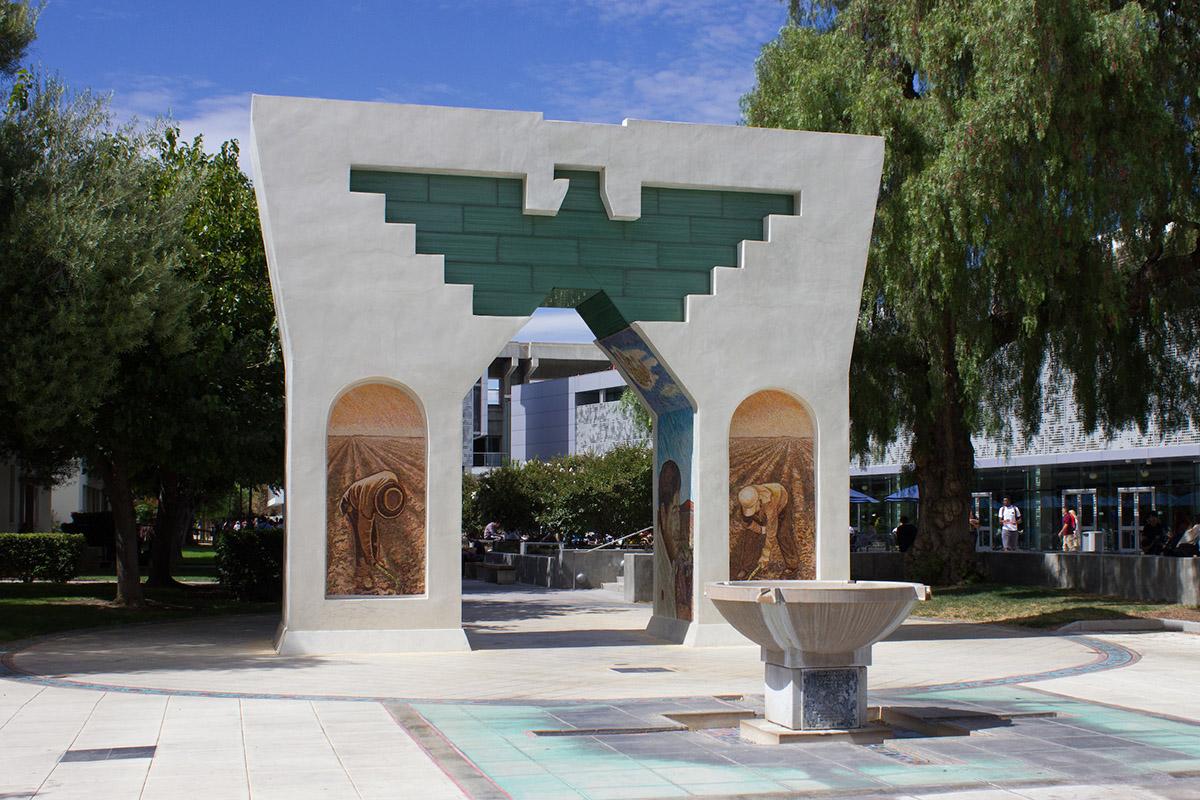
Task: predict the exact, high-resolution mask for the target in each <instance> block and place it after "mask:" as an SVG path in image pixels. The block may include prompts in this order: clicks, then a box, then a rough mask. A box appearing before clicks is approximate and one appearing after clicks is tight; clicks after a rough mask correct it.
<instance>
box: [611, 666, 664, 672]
mask: <svg viewBox="0 0 1200 800" xmlns="http://www.w3.org/2000/svg"><path fill="white" fill-rule="evenodd" d="M609 669H611V670H612V671H613V672H626V673H639V672H674V671H675V670H673V669H671V668H670V667H609Z"/></svg>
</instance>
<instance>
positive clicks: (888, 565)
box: [850, 553, 1200, 606]
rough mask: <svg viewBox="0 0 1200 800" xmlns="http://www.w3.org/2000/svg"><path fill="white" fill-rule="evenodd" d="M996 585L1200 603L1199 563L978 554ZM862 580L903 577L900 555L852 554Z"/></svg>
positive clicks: (1110, 555)
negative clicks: (1014, 585) (1071, 590)
mask: <svg viewBox="0 0 1200 800" xmlns="http://www.w3.org/2000/svg"><path fill="white" fill-rule="evenodd" d="M976 558H977V559H978V562H979V568H980V570H981V571H982V572H983V573H984V574H985V575H987V576H988V580H989V581H991V582H992V583H1010V584H1018V585H1022V586H1049V587H1053V588H1056V589H1073V590H1075V591H1080V592H1087V593H1088V594H1097V595H1106V596H1112V597H1123V598H1126V599H1128V600H1145V601H1148V602H1162V603H1182V604H1184V605H1193V606H1194V605H1200V559H1196V558H1165V557H1160V556H1138V555H1118V554H1116V553H1103V554H1094V553H978V554H976ZM850 576H851V577H852V578H854V579H855V580H860V581H885V580H888V581H891V580H903V579H904V556H903V555H901V554H900V553H851V554H850Z"/></svg>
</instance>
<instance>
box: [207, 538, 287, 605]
mask: <svg viewBox="0 0 1200 800" xmlns="http://www.w3.org/2000/svg"><path fill="white" fill-rule="evenodd" d="M215 561H216V565H217V580H218V581H220V582H221V585H223V586H225V587H226V588H227V589H229V591H231V592H233V594H234V595H235V596H236V597H237V598H238V599H239V600H278V599H280V598H281V597H282V596H283V529H282V528H267V529H265V530H255V529H247V530H243V531H221V532H220V533H218V534H217V555H216V559H215Z"/></svg>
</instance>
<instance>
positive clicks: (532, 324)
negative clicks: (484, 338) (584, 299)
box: [513, 308, 596, 342]
mask: <svg viewBox="0 0 1200 800" xmlns="http://www.w3.org/2000/svg"><path fill="white" fill-rule="evenodd" d="M595 338H596V337H595V335H594V334H593V333H592V331H591V329H590V328H588V326H587V324H586V323H584V321H583V318H582V317H580V316H579V314H578V312H576V311H575V309H573V308H539V309H537V310H536V311H534V312H533V318H532V319H530V320H529V322H526V323H525V327H523V328H521V330H520V331H518V332H517V335H516V336H514V337H513V341H517V342H591V341H594V340H595Z"/></svg>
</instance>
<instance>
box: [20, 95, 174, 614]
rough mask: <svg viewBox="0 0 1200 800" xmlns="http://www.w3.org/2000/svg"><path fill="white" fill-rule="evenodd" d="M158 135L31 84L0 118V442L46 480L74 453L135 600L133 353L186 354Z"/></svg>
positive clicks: (140, 437) (138, 452)
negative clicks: (107, 517)
mask: <svg viewBox="0 0 1200 800" xmlns="http://www.w3.org/2000/svg"><path fill="white" fill-rule="evenodd" d="M153 143H154V137H153V136H152V135H150V134H141V133H136V132H133V131H129V130H117V131H115V132H113V131H112V130H111V126H110V123H109V119H108V117H107V114H106V113H105V109H104V106H103V104H102V103H100V102H98V101H96V100H95V99H93V98H91V97H89V96H87V95H79V96H71V95H69V94H68V93H67V92H66V91H65V90H64V89H63V87H61V86H60V85H59V84H57V83H56V82H54V81H49V80H40V81H35V82H34V83H33V84H31V86H30V91H29V95H28V103H27V104H25V107H24V108H22V107H20V106H10V107H9V108H8V110H7V111H6V113H5V115H4V117H3V119H2V120H0V165H2V166H0V175H2V176H3V182H2V183H0V448H2V449H4V450H6V451H8V452H9V453H11V454H15V455H16V456H17V457H18V458H19V459H20V460H21V461H22V463H24V464H25V465H26V466H27V467H28V468H30V469H31V470H33V471H35V472H38V473H40V474H42V475H43V476H44V477H45V478H46V479H50V478H51V477H53V476H54V475H55V474H56V473H57V472H60V471H61V470H63V468H64V467H65V466H66V465H68V464H70V463H71V462H72V461H73V460H74V459H76V458H78V457H80V456H83V457H85V458H86V459H87V460H88V462H89V463H90V464H91V465H92V466H94V467H96V468H97V469H98V470H99V472H100V473H101V474H102V475H103V477H104V480H105V484H106V488H107V491H108V495H109V499H110V502H111V504H112V511H113V520H114V526H115V529H116V566H117V600H118V602H121V603H124V604H129V605H137V604H140V603H141V585H140V582H139V578H138V566H137V551H138V536H137V526H136V519H135V512H134V493H135V485H136V482H137V481H138V480H139V478H140V477H141V470H142V468H143V465H145V464H147V463H150V460H149V459H150V454H151V453H152V452H153V449H154V447H155V441H154V433H153V429H152V428H149V427H148V426H147V424H146V423H147V419H146V416H145V414H146V406H145V404H144V396H143V392H144V390H145V389H146V388H147V387H148V386H150V385H151V383H150V381H151V380H152V376H146V375H143V376H142V379H141V380H140V381H138V380H130V376H131V375H135V376H136V375H139V373H138V366H139V365H140V364H142V363H144V362H145V361H146V360H147V359H149V358H151V357H152V355H153V354H155V353H163V354H175V353H180V352H183V351H185V350H186V349H187V348H188V347H189V346H190V342H191V332H190V330H189V329H188V326H187V324H186V321H187V309H188V308H189V307H190V306H191V305H192V304H193V302H194V300H195V296H194V294H193V293H192V292H191V291H190V288H189V287H188V286H187V284H185V283H183V282H182V281H180V280H179V279H178V278H177V277H176V273H177V271H178V267H179V265H180V264H181V263H182V261H183V257H184V255H185V254H186V252H187V249H188V241H187V237H186V232H185V230H184V226H183V219H184V213H185V211H186V209H187V207H188V204H189V197H188V195H189V187H184V186H180V185H177V184H171V183H166V182H164V180H163V174H164V169H163V165H162V162H161V161H159V160H158V159H156V158H154V157H152V155H151V154H150V148H151V147H152V145H153Z"/></svg>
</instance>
